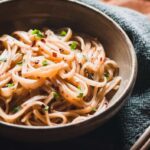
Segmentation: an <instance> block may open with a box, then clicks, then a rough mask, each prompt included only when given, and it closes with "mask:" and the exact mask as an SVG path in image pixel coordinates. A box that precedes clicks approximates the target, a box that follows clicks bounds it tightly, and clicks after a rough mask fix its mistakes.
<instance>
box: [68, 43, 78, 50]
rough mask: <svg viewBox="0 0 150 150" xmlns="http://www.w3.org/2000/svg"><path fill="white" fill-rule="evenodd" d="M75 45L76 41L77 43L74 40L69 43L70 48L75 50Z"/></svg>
mask: <svg viewBox="0 0 150 150" xmlns="http://www.w3.org/2000/svg"><path fill="white" fill-rule="evenodd" d="M77 45H78V43H77V42H76V41H74V42H72V43H71V44H70V48H71V50H75V49H76V48H77Z"/></svg>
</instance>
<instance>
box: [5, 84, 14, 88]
mask: <svg viewBox="0 0 150 150" xmlns="http://www.w3.org/2000/svg"><path fill="white" fill-rule="evenodd" d="M6 86H7V87H9V88H10V87H13V86H14V83H8V84H7V85H6Z"/></svg>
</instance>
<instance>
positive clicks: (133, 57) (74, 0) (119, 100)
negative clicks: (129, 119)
mask: <svg viewBox="0 0 150 150" xmlns="http://www.w3.org/2000/svg"><path fill="white" fill-rule="evenodd" d="M12 1H17V0H2V1H0V5H1V4H3V3H8V2H12ZM65 1H67V2H68V3H72V5H79V6H82V7H84V8H85V9H89V10H92V11H94V12H95V13H97V14H99V15H101V16H102V17H104V18H105V19H107V20H108V21H109V22H110V23H111V24H112V25H113V26H115V27H116V28H117V30H118V31H120V34H121V35H122V37H124V39H125V41H126V43H127V44H128V47H129V52H130V55H131V75H130V78H129V81H128V84H127V85H126V87H125V89H124V91H123V93H122V94H120V95H119V96H118V97H117V100H116V102H115V103H112V104H111V105H110V106H109V107H108V108H107V109H106V110H105V111H102V112H100V113H96V114H94V115H92V116H90V117H88V118H87V119H85V120H83V121H80V122H77V123H68V124H65V125H58V126H52V127H50V126H26V125H18V124H12V123H7V122H4V121H0V125H3V126H6V127H12V128H18V129H27V130H45V129H46V130H47V129H48V130H54V129H64V128H68V127H71V126H78V125H80V124H82V123H83V124H84V123H85V122H87V121H91V120H93V119H96V118H97V117H100V116H104V115H105V114H106V113H108V112H109V111H111V110H112V109H113V108H115V107H116V106H117V107H119V104H120V105H122V104H123V103H124V102H125V100H124V98H125V97H126V95H127V94H128V93H130V91H131V90H132V89H133V87H134V84H135V81H136V77H137V71H138V65H137V56H136V52H135V50H134V47H133V44H132V42H131V40H130V39H129V37H128V35H127V34H126V33H125V31H124V30H123V29H122V28H121V26H120V25H119V24H118V23H117V22H115V21H114V20H113V19H112V18H111V17H109V16H108V15H107V14H105V13H104V12H102V11H101V10H99V9H98V8H95V7H93V6H91V5H89V4H87V3H84V2H81V1H78V0H65ZM120 108H121V107H120Z"/></svg>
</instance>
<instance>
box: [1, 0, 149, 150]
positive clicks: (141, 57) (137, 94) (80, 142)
mask: <svg viewBox="0 0 150 150" xmlns="http://www.w3.org/2000/svg"><path fill="white" fill-rule="evenodd" d="M80 1H82V2H85V3H87V4H89V5H92V6H94V7H96V8H97V9H99V10H101V11H103V12H104V13H106V14H107V15H109V16H110V17H111V18H113V19H114V20H115V21H116V22H117V23H119V24H120V26H121V27H122V28H123V29H124V30H125V32H126V33H127V34H128V36H129V38H130V39H131V41H132V43H133V45H134V48H135V50H136V53H137V57H138V65H139V69H138V70H139V71H138V78H137V82H136V85H135V88H134V91H133V94H132V96H131V98H130V99H129V100H128V101H127V102H126V104H125V106H124V107H123V108H122V109H121V111H120V112H119V113H118V114H117V115H116V116H115V117H113V118H112V119H111V120H110V121H109V122H107V123H105V124H104V125H103V126H101V127H99V128H98V129H96V130H95V131H93V132H91V133H88V134H86V135H84V136H81V137H78V138H75V139H71V140H69V141H62V142H53V143H45V144H40V145H37V144H36V145H35V144H27V143H19V142H12V141H8V139H4V138H1V139H0V144H1V146H2V147H1V148H3V146H4V148H5V149H11V150H14V149H15V150H16V149H19V150H20V149H22V150H23V149H28V150H29V149H32V150H33V149H36V150H39V149H40V150H41V149H44V150H46V149H48V150H50V149H54V150H57V149H59V150H60V149H61V150H63V149H65V150H67V149H68V150H84V149H86V150H88V149H89V150H128V149H130V147H131V145H132V144H133V143H134V142H135V141H136V139H137V138H138V137H139V136H140V135H141V134H142V133H143V131H144V130H145V129H146V127H148V126H149V125H150V21H149V20H148V19H147V18H146V17H145V16H144V15H141V14H140V13H137V12H135V11H132V10H129V9H125V8H119V7H116V6H108V5H105V4H103V3H100V2H99V1H97V0H80ZM41 138H42V137H41ZM8 143H9V144H8Z"/></svg>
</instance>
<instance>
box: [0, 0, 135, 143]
mask: <svg viewBox="0 0 150 150" xmlns="http://www.w3.org/2000/svg"><path fill="white" fill-rule="evenodd" d="M66 26H67V27H71V28H72V29H73V30H74V31H76V32H82V33H86V34H88V35H90V36H94V37H97V38H98V39H99V40H100V42H101V43H102V44H103V46H104V48H105V50H106V53H107V56H108V57H110V58H112V59H114V60H115V61H116V62H117V63H118V64H119V68H120V76H121V77H122V82H121V85H120V88H119V90H118V91H117V92H116V94H115V95H114V96H113V97H112V98H111V100H110V103H109V105H108V108H107V109H106V110H105V111H104V112H101V113H96V114H95V115H93V116H92V117H90V118H88V119H87V120H85V121H82V122H79V123H74V124H67V125H63V126H56V127H49V126H44V127H29V126H22V125H15V124H8V123H5V122H1V121H0V133H1V134H2V135H5V136H7V137H9V138H12V139H16V140H24V141H40V142H41V141H52V140H62V139H68V138H71V137H75V136H79V135H82V134H84V133H87V132H89V131H91V130H93V129H95V128H96V127H99V126H100V125H102V124H103V123H104V122H106V121H107V120H108V119H110V118H111V117H112V116H114V115H115V114H116V113H117V112H118V111H119V110H120V108H121V107H122V106H123V104H124V103H125V101H126V100H127V99H128V98H129V96H130V95H131V92H132V89H133V86H134V83H135V80H136V75H137V59H136V54H135V51H134V48H133V46H132V44H131V42H130V40H129V38H128V36H127V35H126V33H125V32H124V31H123V30H122V29H121V27H120V26H119V25H118V24H117V23H115V22H114V21H113V20H112V19H111V18H109V17H108V16H106V15H105V14H104V13H102V12H101V11H99V10H97V9H96V8H93V7H91V6H88V5H87V4H84V3H82V2H78V1H71V0H63V1H62V0H36V1H33V0H4V1H1V2H0V34H4V33H7V34H9V33H11V32H13V31H15V30H28V29H31V28H42V27H49V28H60V27H66ZM41 137H42V138H41Z"/></svg>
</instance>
